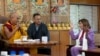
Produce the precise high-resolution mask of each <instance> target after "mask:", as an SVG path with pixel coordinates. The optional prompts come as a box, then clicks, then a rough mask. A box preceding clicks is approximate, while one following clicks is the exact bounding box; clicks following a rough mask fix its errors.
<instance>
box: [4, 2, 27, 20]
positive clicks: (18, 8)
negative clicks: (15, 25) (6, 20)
mask: <svg viewBox="0 0 100 56" xmlns="http://www.w3.org/2000/svg"><path fill="white" fill-rule="evenodd" d="M28 2H29V1H28V0H5V15H6V16H9V14H10V13H12V12H16V13H17V14H18V15H19V18H20V20H19V21H28V19H29V6H28Z"/></svg>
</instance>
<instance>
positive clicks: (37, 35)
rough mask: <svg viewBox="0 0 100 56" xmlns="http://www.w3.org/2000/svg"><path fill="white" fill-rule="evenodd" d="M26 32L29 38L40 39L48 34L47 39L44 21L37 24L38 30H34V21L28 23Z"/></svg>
mask: <svg viewBox="0 0 100 56" xmlns="http://www.w3.org/2000/svg"><path fill="white" fill-rule="evenodd" d="M27 34H28V36H29V38H31V39H40V40H41V37H42V36H48V40H49V32H48V29H47V26H46V25H45V24H44V23H41V24H40V25H39V28H38V30H36V26H35V23H32V24H30V26H29V28H28V30H27Z"/></svg>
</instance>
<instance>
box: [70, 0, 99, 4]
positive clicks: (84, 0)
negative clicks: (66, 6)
mask: <svg viewBox="0 0 100 56" xmlns="http://www.w3.org/2000/svg"><path fill="white" fill-rule="evenodd" d="M70 3H72V4H87V5H100V0H70Z"/></svg>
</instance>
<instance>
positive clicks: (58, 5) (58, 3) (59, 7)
mask: <svg viewBox="0 0 100 56" xmlns="http://www.w3.org/2000/svg"><path fill="white" fill-rule="evenodd" d="M68 4H69V1H68V0H51V9H52V8H55V9H56V11H51V12H52V13H54V14H55V13H56V14H57V15H60V16H66V15H67V13H68V10H69V5H68ZM67 5H68V6H67Z"/></svg>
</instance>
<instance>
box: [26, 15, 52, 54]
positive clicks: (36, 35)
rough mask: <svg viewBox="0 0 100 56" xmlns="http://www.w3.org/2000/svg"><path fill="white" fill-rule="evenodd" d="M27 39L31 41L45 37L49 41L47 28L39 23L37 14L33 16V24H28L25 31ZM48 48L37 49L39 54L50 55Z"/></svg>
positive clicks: (39, 18)
mask: <svg viewBox="0 0 100 56" xmlns="http://www.w3.org/2000/svg"><path fill="white" fill-rule="evenodd" d="M27 34H28V37H29V38H31V39H40V40H41V38H42V36H47V37H48V41H49V32H48V29H47V26H46V25H45V24H44V23H42V22H41V15H40V14H39V13H35V14H33V23H32V24H30V26H29V28H28V30H27ZM50 52H51V50H50V48H44V47H40V48H38V53H39V54H50Z"/></svg>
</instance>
